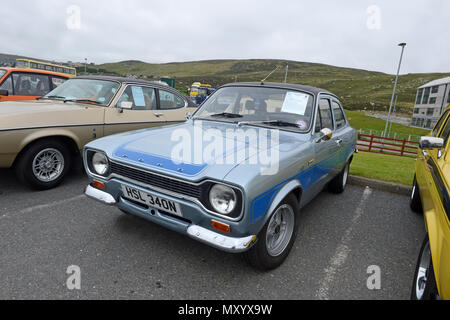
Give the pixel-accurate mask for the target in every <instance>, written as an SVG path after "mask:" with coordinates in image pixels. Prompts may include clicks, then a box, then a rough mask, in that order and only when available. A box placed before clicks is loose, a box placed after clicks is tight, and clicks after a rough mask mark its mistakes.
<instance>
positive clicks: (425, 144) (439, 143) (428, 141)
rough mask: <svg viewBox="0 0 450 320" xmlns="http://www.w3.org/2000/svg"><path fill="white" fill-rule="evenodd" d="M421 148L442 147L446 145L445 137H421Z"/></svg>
mask: <svg viewBox="0 0 450 320" xmlns="http://www.w3.org/2000/svg"><path fill="white" fill-rule="evenodd" d="M419 147H420V149H441V148H443V147H444V139H442V138H436V137H421V138H420V142H419Z"/></svg>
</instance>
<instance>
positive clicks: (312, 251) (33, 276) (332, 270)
mask: <svg viewBox="0 0 450 320" xmlns="http://www.w3.org/2000/svg"><path fill="white" fill-rule="evenodd" d="M86 184H87V178H86V177H85V175H84V173H83V172H74V173H72V174H71V175H70V177H69V178H68V179H67V180H66V182H65V183H64V184H63V185H61V186H60V187H59V188H57V189H54V190H49V191H43V192H35V191H31V190H29V189H28V188H26V187H24V186H22V185H21V184H19V183H18V182H17V181H16V179H15V177H14V174H13V172H12V171H11V170H0V247H1V249H0V261H1V265H0V299H181V300H184V299H187V300H188V299H225V300H227V299H261V300H265V299H294V300H297V299H409V296H410V289H411V284H412V278H413V275H414V268H415V264H416V259H417V256H418V253H419V249H420V245H421V243H422V240H423V238H424V236H425V231H424V226H423V219H422V216H420V215H417V214H415V213H413V212H412V211H410V209H409V205H408V201H409V199H408V197H407V196H402V195H398V194H391V193H387V192H382V191H377V190H372V189H369V188H363V187H359V186H353V185H350V186H348V187H347V189H346V191H345V192H344V193H343V194H342V195H334V194H330V193H327V192H323V193H322V194H320V195H319V196H318V197H317V198H316V199H315V200H314V201H313V202H312V203H310V204H309V205H308V206H307V207H306V208H304V209H303V210H302V212H301V223H300V228H299V234H298V238H297V240H296V242H295V245H294V248H293V250H292V251H291V254H290V256H289V257H288V259H287V260H286V261H285V263H284V264H283V265H282V266H281V267H280V268H278V269H276V270H274V271H271V272H267V273H262V272H259V271H255V270H253V269H252V268H250V267H249V266H248V265H247V264H246V263H245V261H244V260H243V259H242V257H241V256H240V255H233V254H228V253H223V252H221V251H218V250H216V249H213V248H210V247H208V246H205V245H203V244H201V243H198V242H196V241H194V240H192V239H190V238H187V237H186V236H183V235H179V234H177V233H174V232H172V231H169V230H166V229H164V228H162V227H160V226H158V225H155V224H152V223H150V222H147V221H144V220H142V219H139V218H136V217H133V216H129V215H125V214H123V213H121V212H120V211H119V210H118V209H116V208H114V207H106V206H104V205H102V204H100V203H97V202H95V201H94V200H91V199H88V198H86V197H85V196H84V195H83V191H84V188H85V186H86ZM73 265H75V266H78V267H79V268H80V271H81V289H80V290H77V289H75V290H69V289H68V288H67V285H66V281H67V278H68V277H69V275H68V274H67V273H66V271H67V268H68V267H69V266H73ZM370 266H377V267H379V270H380V275H381V278H380V289H378V290H370V289H368V287H367V280H368V278H369V277H370V276H371V273H368V268H369V267H370Z"/></svg>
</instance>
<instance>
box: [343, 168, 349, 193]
mask: <svg viewBox="0 0 450 320" xmlns="http://www.w3.org/2000/svg"><path fill="white" fill-rule="evenodd" d="M348 167H349V165H348V164H346V165H345V170H344V176H343V177H342V186H343V187H345V186H346V185H347V179H348Z"/></svg>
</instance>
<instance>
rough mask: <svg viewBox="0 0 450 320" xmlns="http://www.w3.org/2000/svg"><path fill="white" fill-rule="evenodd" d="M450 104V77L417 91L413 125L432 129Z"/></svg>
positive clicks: (426, 85)
mask: <svg viewBox="0 0 450 320" xmlns="http://www.w3.org/2000/svg"><path fill="white" fill-rule="evenodd" d="M449 103H450V77H447V78H442V79H438V80H434V81H431V82H429V83H427V84H424V85H423V86H421V87H419V88H418V90H417V96H416V104H415V105H414V113H413V116H412V121H411V124H412V125H413V126H416V127H422V128H432V127H433V126H434V125H435V123H436V122H437V121H438V119H439V117H440V116H441V114H442V112H443V111H444V109H445V107H446V106H447V105H448V104H449Z"/></svg>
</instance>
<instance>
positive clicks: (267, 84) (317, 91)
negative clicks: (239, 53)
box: [222, 82, 337, 97]
mask: <svg viewBox="0 0 450 320" xmlns="http://www.w3.org/2000/svg"><path fill="white" fill-rule="evenodd" d="M222 87H261V88H264V87H266V88H277V89H292V90H300V91H305V92H309V93H312V94H314V95H316V96H317V95H319V94H320V93H326V94H329V95H332V96H335V97H337V96H336V95H335V94H333V93H331V92H329V91H328V90H326V89H321V88H316V87H312V86H307V85H302V84H294V83H281V82H235V83H228V84H225V85H223V86H222Z"/></svg>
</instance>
